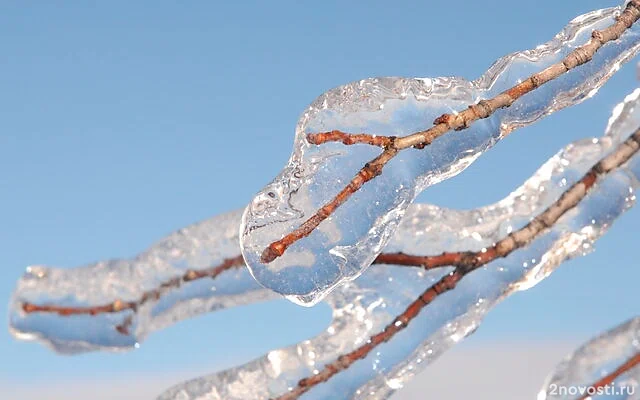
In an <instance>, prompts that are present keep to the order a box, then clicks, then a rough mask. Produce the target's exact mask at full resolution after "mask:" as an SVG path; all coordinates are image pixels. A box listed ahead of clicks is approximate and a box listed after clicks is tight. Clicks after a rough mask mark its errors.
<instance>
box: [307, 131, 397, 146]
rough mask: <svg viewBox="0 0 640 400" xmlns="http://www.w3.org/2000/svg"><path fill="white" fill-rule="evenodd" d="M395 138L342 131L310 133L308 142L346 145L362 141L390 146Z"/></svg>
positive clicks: (363, 142)
mask: <svg viewBox="0 0 640 400" xmlns="http://www.w3.org/2000/svg"><path fill="white" fill-rule="evenodd" d="M393 140H394V137H393V136H376V135H370V134H368V133H360V134H353V133H345V132H342V131H331V132H320V133H309V134H308V135H307V142H309V143H311V144H315V145H320V144H324V143H328V142H342V143H343V144H345V145H352V144H356V143H362V144H368V145H370V146H377V147H382V148H384V147H387V146H389V145H390V144H391V143H392V142H393Z"/></svg>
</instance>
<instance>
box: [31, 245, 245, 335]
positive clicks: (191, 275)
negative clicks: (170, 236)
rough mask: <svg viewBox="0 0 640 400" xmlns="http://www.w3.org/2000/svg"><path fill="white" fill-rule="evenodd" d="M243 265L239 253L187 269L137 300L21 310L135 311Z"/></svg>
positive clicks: (61, 312) (123, 330) (62, 312)
mask: <svg viewBox="0 0 640 400" xmlns="http://www.w3.org/2000/svg"><path fill="white" fill-rule="evenodd" d="M243 265H244V259H243V258H242V256H241V255H239V256H236V257H233V258H227V259H225V260H224V261H222V262H221V263H220V264H218V265H216V266H214V267H210V268H207V269H203V270H198V271H196V270H189V271H187V272H185V273H184V275H182V276H180V277H176V278H172V279H170V280H168V281H166V282H163V283H161V284H160V285H159V286H158V287H157V288H156V289H152V290H149V291H146V292H144V293H143V294H142V296H140V298H139V299H138V300H134V301H123V300H115V301H113V302H111V303H109V304H103V305H98V306H87V307H71V306H67V307H65V306H59V305H51V304H48V305H37V304H34V303H29V302H24V303H22V310H23V311H24V312H25V313H27V314H30V313H35V312H44V313H53V314H59V315H62V316H70V315H98V314H106V313H117V312H120V311H124V310H132V311H134V312H137V310H138V308H140V307H141V306H142V305H143V304H145V303H146V302H147V301H149V300H151V299H153V300H158V299H160V297H161V296H162V295H163V294H164V293H166V292H167V291H169V290H171V289H175V288H178V287H180V285H182V283H185V282H191V281H194V280H197V279H202V278H212V279H214V278H216V277H217V276H218V275H220V274H221V273H223V272H224V271H228V270H231V269H234V268H238V267H240V266H243ZM130 324H131V321H129V322H128V323H127V321H125V323H123V324H121V325H118V326H117V327H116V330H118V332H120V333H123V334H126V333H128V325H130Z"/></svg>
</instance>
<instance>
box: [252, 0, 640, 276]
mask: <svg viewBox="0 0 640 400" xmlns="http://www.w3.org/2000/svg"><path fill="white" fill-rule="evenodd" d="M638 18H640V0H631V1H630V2H629V3H628V4H627V6H626V8H625V10H624V11H623V12H622V14H620V16H619V17H618V18H617V19H616V22H615V23H614V24H612V25H611V26H609V27H608V28H606V29H604V30H595V31H593V32H592V34H591V39H590V40H589V42H587V43H586V44H584V45H582V46H580V47H578V48H576V49H575V50H573V51H572V52H571V53H569V55H567V56H566V57H565V58H564V59H563V60H562V61H560V62H558V63H556V64H553V65H551V66H549V67H547V68H545V69H544V70H542V71H541V72H538V73H536V74H533V75H531V76H530V77H529V78H527V79H525V80H524V81H523V82H521V83H519V84H517V85H515V86H513V87H512V88H510V89H508V90H505V91H504V92H502V93H500V94H499V95H497V96H496V97H494V98H492V99H489V100H481V101H479V102H478V103H476V104H473V105H470V106H469V107H467V108H466V109H465V110H463V111H461V112H459V113H456V114H443V115H441V116H440V117H438V118H436V120H435V121H434V122H433V123H434V126H433V127H431V128H429V129H427V130H424V131H420V132H416V133H413V134H411V135H408V136H403V137H398V138H395V137H392V136H374V135H367V134H358V135H357V138H358V139H357V140H355V139H354V143H356V142H357V143H368V142H369V143H370V144H371V143H375V145H380V144H382V143H383V139H382V138H387V139H388V142H386V143H385V144H384V145H383V146H382V147H384V150H383V152H382V153H381V154H380V155H379V156H378V157H376V158H374V159H373V160H371V161H370V162H368V163H367V164H365V166H364V167H362V169H360V171H359V172H358V173H357V174H356V176H355V177H354V178H353V179H352V180H351V182H350V183H349V184H348V185H347V186H346V187H344V188H343V189H342V190H341V191H340V192H339V193H338V194H337V195H336V196H335V197H334V198H333V199H332V200H330V201H329V202H328V203H326V204H325V205H324V206H322V207H321V208H320V209H319V210H318V211H316V213H315V214H314V215H312V216H311V217H310V218H309V219H308V220H306V221H305V222H304V223H302V224H301V225H300V226H299V227H298V228H296V229H295V230H293V231H292V232H290V233H289V234H287V235H285V236H284V237H283V238H281V239H280V240H277V241H275V242H273V243H271V244H270V245H269V246H268V247H267V248H266V249H264V251H263V252H262V254H261V257H260V260H261V262H262V263H264V264H267V263H270V262H272V261H273V260H275V259H276V258H278V257H280V256H281V255H282V254H284V252H285V251H286V250H287V248H288V247H289V246H291V245H292V244H293V243H295V242H296V241H298V240H300V239H302V238H304V237H306V236H308V235H309V234H311V232H313V230H314V229H315V228H316V227H317V226H318V225H319V224H320V223H321V222H322V221H324V220H325V219H327V218H328V217H329V216H330V215H331V214H333V213H334V212H335V210H336V209H337V208H338V207H340V206H341V205H342V204H343V203H344V202H345V201H347V199H349V197H351V196H352V195H353V194H354V193H356V192H357V191H358V190H360V188H361V187H362V186H363V185H364V184H365V183H367V182H369V181H370V180H372V179H373V178H375V177H376V176H378V175H380V174H381V173H382V169H383V168H384V166H385V165H386V164H387V163H388V162H389V161H390V160H391V159H393V158H394V157H395V156H396V155H397V154H398V152H400V151H401V150H404V149H407V148H410V147H413V148H419V149H421V148H424V147H425V146H427V145H429V144H430V143H431V142H433V141H434V140H435V139H436V138H438V137H440V136H442V135H443V134H445V133H447V132H449V131H451V130H460V129H465V128H467V127H468V126H469V125H470V124H471V123H472V122H474V121H476V120H479V119H483V118H487V117H489V116H490V115H491V114H493V113H494V112H495V111H496V110H498V109H501V108H506V107H509V106H511V105H512V104H513V103H514V102H515V101H516V100H518V99H519V98H520V97H522V96H524V95H525V94H527V93H529V92H531V91H533V90H535V89H536V88H538V87H540V86H542V85H544V84H545V83H547V82H549V81H551V80H553V79H556V78H558V77H559V76H561V75H563V74H565V73H566V72H568V71H570V70H572V69H574V68H576V67H578V66H580V65H583V64H585V63H587V62H589V61H590V60H591V59H592V58H593V55H594V54H595V53H596V52H597V51H598V50H599V49H600V48H601V47H602V46H603V45H604V44H605V43H607V42H610V41H612V40H616V39H618V38H619V37H620V36H621V35H622V34H623V33H624V32H625V31H626V30H627V29H628V28H630V27H631V26H632V25H633V24H634V23H635V22H636V21H637V20H638ZM322 135H325V136H322ZM309 136H311V138H312V141H310V142H311V143H314V141H315V142H317V143H323V140H324V139H320V138H323V137H326V138H335V140H339V141H343V143H344V142H345V141H347V142H348V134H346V133H344V132H340V131H332V132H328V133H324V134H316V136H314V135H313V134H311V135H308V136H307V137H309ZM324 141H329V139H326V140H324ZM347 144H349V143H347Z"/></svg>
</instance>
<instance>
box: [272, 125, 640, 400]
mask: <svg viewBox="0 0 640 400" xmlns="http://www.w3.org/2000/svg"><path fill="white" fill-rule="evenodd" d="M639 148H640V129H638V130H636V131H635V132H634V134H633V135H631V136H630V137H629V138H628V139H627V140H625V141H624V142H623V143H621V144H620V145H619V146H618V147H617V148H616V150H615V151H614V152H613V153H611V154H610V155H609V156H607V157H605V158H604V159H602V160H601V161H600V162H598V163H597V164H596V165H594V166H593V167H592V168H591V169H590V170H589V171H588V172H587V173H586V174H585V175H584V176H583V177H582V179H580V180H579V181H578V182H576V183H575V184H574V185H572V186H571V187H570V188H569V189H567V190H566V191H565V192H564V193H563V194H562V195H561V196H560V198H559V199H558V200H557V201H556V202H555V203H553V204H552V205H551V206H549V207H548V208H547V209H546V210H545V211H543V212H542V213H541V214H539V215H537V216H536V217H535V218H534V219H533V220H531V222H529V223H528V224H527V225H526V226H524V227H523V228H521V229H519V230H517V231H515V232H512V233H510V234H509V235H508V236H506V237H505V238H504V239H502V240H500V241H499V242H497V243H496V244H495V245H493V246H491V247H489V248H487V249H483V250H481V251H479V252H466V253H462V254H461V255H460V256H458V255H452V256H451V257H452V260H451V261H453V262H452V264H451V265H454V266H455V267H456V268H455V269H454V270H453V271H452V272H451V273H449V274H447V275H446V276H444V277H443V278H441V279H440V280H439V281H438V282H436V283H435V284H433V285H432V286H431V287H429V288H428V289H426V290H425V291H424V292H423V293H422V294H421V295H420V296H419V297H418V298H417V299H416V300H414V301H413V302H412V303H411V304H410V305H409V306H408V307H407V308H406V309H405V311H404V312H402V313H401V314H400V315H399V316H397V317H396V318H395V319H394V320H393V322H391V323H390V324H389V325H387V326H386V327H385V328H384V329H383V330H382V331H381V332H379V333H377V334H375V335H373V336H371V337H370V338H369V340H368V341H367V342H366V344H364V345H362V346H360V347H358V348H357V349H355V350H353V351H351V352H349V353H347V354H344V355H341V356H340V357H338V358H337V359H336V360H335V361H333V362H331V363H328V364H326V365H325V366H324V368H323V369H322V370H321V371H320V372H318V373H317V374H315V375H313V376H309V377H307V378H303V379H301V380H300V381H299V382H298V384H297V385H296V387H295V388H293V389H292V390H291V391H290V392H288V393H286V394H284V395H282V396H280V397H278V398H277V399H276V400H294V399H297V398H298V397H299V396H301V395H302V394H304V393H306V392H307V391H308V390H309V389H311V388H313V387H314V386H316V385H318V384H320V383H323V382H326V381H327V380H329V379H330V378H331V377H333V376H334V375H336V374H337V373H339V372H340V371H342V370H345V369H347V368H349V367H350V366H351V365H352V364H353V363H355V362H356V361H358V360H361V359H363V358H365V357H366V356H367V355H368V354H369V353H370V352H371V351H372V350H373V349H375V348H376V347H377V346H378V345H380V344H382V343H384V342H387V341H389V340H390V339H391V338H392V337H393V336H394V335H395V334H396V333H398V332H399V331H401V330H403V329H404V328H406V327H407V325H408V324H409V323H410V322H411V321H412V320H413V319H414V318H415V317H416V316H417V315H418V314H419V313H420V311H421V310H422V309H423V308H424V307H425V306H427V305H428V304H430V303H431V302H432V301H433V300H434V299H435V298H436V297H438V296H439V295H441V294H443V293H445V292H448V291H449V290H452V289H454V288H455V287H456V285H457V284H458V282H459V281H460V280H461V279H463V278H464V277H465V276H466V275H467V274H469V273H470V272H472V271H475V270H477V269H478V268H480V267H482V266H484V265H486V264H488V263H490V262H492V261H494V260H496V259H498V258H503V257H506V256H507V255H509V254H511V253H512V252H513V251H515V250H517V249H520V248H522V247H524V246H526V245H527V244H528V243H530V242H531V241H532V240H533V239H535V238H536V237H537V236H538V235H539V234H540V233H541V232H542V231H544V230H545V229H547V228H549V227H551V226H553V224H555V223H556V222H557V221H558V219H560V217H562V216H563V215H564V214H565V213H566V212H567V211H569V210H571V209H572V208H573V207H575V206H576V205H577V204H578V203H579V202H580V201H581V200H582V199H583V198H585V196H586V195H587V193H588V191H589V189H590V188H591V187H593V185H594V184H595V182H596V179H597V178H598V177H599V176H603V175H605V174H607V173H608V172H610V171H612V170H614V169H616V168H618V167H619V166H621V165H622V164H624V163H625V162H626V161H628V160H629V158H631V156H633V155H634V154H635V153H636V152H637V151H638V149H639ZM445 254H446V253H445ZM450 254H455V253H450ZM396 256H398V255H397V254H396ZM398 257H400V258H401V261H402V262H403V265H417V266H422V265H423V264H424V262H425V260H424V257H420V256H415V257H414V256H410V255H406V254H401V256H398Z"/></svg>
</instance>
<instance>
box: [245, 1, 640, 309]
mask: <svg viewBox="0 0 640 400" xmlns="http://www.w3.org/2000/svg"><path fill="white" fill-rule="evenodd" d="M620 10H621V8H620V7H616V8H609V9H604V10H598V11H593V12H590V13H587V14H584V15H582V16H580V17H578V18H576V19H574V20H573V21H572V22H571V23H570V24H569V25H568V26H567V27H566V28H565V29H564V30H563V31H562V32H560V33H559V34H558V35H556V37H555V38H554V39H553V40H551V41H550V42H547V43H545V44H543V45H540V46H538V47H536V48H535V49H532V50H527V51H523V52H518V53H513V54H511V55H508V56H505V57H503V58H501V59H499V60H498V61H497V62H496V63H495V64H494V65H493V66H492V67H491V68H489V70H488V71H487V72H486V73H485V74H484V75H483V76H482V77H480V78H479V79H477V80H475V81H467V80H465V79H463V78H451V77H445V78H433V79H431V78H393V77H390V78H372V79H364V80H361V81H358V82H353V83H350V84H347V85H344V86H341V87H338V88H336V89H333V90H330V91H328V92H327V93H325V94H323V95H322V96H320V97H319V98H318V99H317V100H315V101H314V102H313V103H312V104H311V105H310V106H309V107H308V108H307V110H306V111H305V112H304V113H303V114H302V117H301V118H300V120H299V122H298V124H297V126H296V129H295V137H294V149H293V153H292V155H291V158H290V159H289V161H288V162H287V164H286V166H285V167H284V169H283V170H282V172H281V173H280V175H278V176H277V177H276V178H275V179H274V180H273V181H272V182H271V183H269V184H268V185H267V186H265V187H264V188H263V189H262V190H261V191H260V192H259V193H258V194H257V195H256V196H255V197H254V199H253V200H252V201H251V203H250V204H249V205H248V206H247V208H246V210H245V213H244V215H243V220H242V226H241V237H240V241H241V247H242V254H243V255H244V257H245V260H246V262H247V263H248V266H249V268H250V271H251V273H252V275H253V276H254V277H255V278H256V280H257V281H258V282H259V283H260V284H261V285H263V286H265V287H267V288H269V289H272V290H274V291H276V292H278V293H281V294H283V295H285V296H287V297H288V298H289V299H290V300H291V301H293V302H296V303H298V304H302V305H313V304H315V303H316V302H318V301H320V300H321V299H322V298H323V297H324V296H325V295H326V294H327V293H329V292H330V291H331V290H332V289H333V288H335V287H336V286H337V285H338V284H340V283H341V282H344V281H349V280H352V279H354V278H356V277H357V276H359V275H360V274H361V273H362V272H363V271H364V269H365V268H366V267H368V266H369V265H370V263H371V261H372V260H373V259H374V258H375V256H376V254H378V253H379V252H380V251H381V250H382V248H384V247H385V246H386V244H387V243H388V241H389V240H390V239H391V238H392V237H393V234H394V232H395V230H396V229H397V227H398V225H399V223H400V221H401V219H402V217H403V215H404V213H405V211H406V210H407V207H408V206H409V204H410V203H411V202H412V201H413V199H414V198H415V196H417V194H418V193H419V192H420V191H422V190H424V189H425V188H426V187H428V186H430V185H432V184H434V183H437V182H440V181H442V180H444V179H447V178H449V177H452V176H454V175H456V174H458V173H459V172H461V171H462V170H463V169H464V168H466V167H467V166H469V165H470V164H471V163H472V162H473V161H474V160H475V159H476V158H477V157H478V156H480V154H482V153H483V152H484V151H486V150H487V149H488V148H490V147H491V146H492V145H494V144H495V143H496V142H498V141H499V140H500V139H501V138H502V137H504V135H505V134H507V133H508V132H510V131H511V130H512V129H514V128H516V127H520V126H524V125H527V124H530V123H532V122H534V121H536V120H538V119H539V118H541V117H543V116H544V115H547V114H550V113H552V112H554V111H556V110H558V109H561V108H563V107H567V106H570V105H573V104H576V103H578V102H580V101H581V100H583V99H585V98H587V97H589V96H591V95H593V94H594V93H595V92H596V91H597V89H598V88H599V87H600V86H601V85H602V84H603V83H604V82H605V81H606V80H607V79H608V78H609V77H610V76H611V75H612V74H613V73H614V72H615V71H617V70H618V68H619V66H620V64H621V63H622V62H624V61H626V60H628V59H629V58H631V57H632V56H633V55H635V54H636V53H637V51H638V48H639V46H640V32H639V28H638V27H637V24H636V26H634V27H632V28H631V29H630V30H628V31H627V32H626V33H625V34H624V35H623V36H622V37H621V38H620V40H617V41H615V42H612V43H609V44H606V45H605V46H604V47H603V48H602V49H601V50H600V51H598V53H597V54H596V55H595V56H594V58H593V60H592V61H591V62H589V63H587V64H586V65H584V66H581V67H578V68H576V69H575V70H572V71H570V72H569V73H567V74H565V75H563V76H561V77H560V78H558V79H556V80H553V81H551V82H549V83H547V84H545V85H544V86H542V87H540V88H539V89H537V90H536V91H535V93H530V94H527V95H525V96H523V97H522V98H521V99H519V100H518V101H516V102H515V103H514V104H513V105H512V106H511V107H510V108H508V109H503V110H499V111H498V112H496V113H495V114H494V115H493V116H492V117H490V118H487V119H484V120H480V121H476V122H474V123H473V124H472V125H471V127H470V128H468V129H465V130H463V131H458V132H449V133H447V134H445V135H444V136H442V137H440V138H439V139H436V140H435V141H434V142H433V143H432V144H431V145H430V146H427V147H426V148H425V149H423V150H417V149H407V150H405V151H402V152H400V154H399V155H398V156H396V157H395V158H394V159H393V160H392V161H391V162H390V163H389V164H388V165H387V166H386V167H385V168H384V171H383V173H382V175H381V176H378V177H377V178H375V179H373V180H372V181H370V182H368V183H367V184H365V185H364V186H363V187H362V188H361V189H360V190H359V191H358V192H357V193H355V194H354V195H353V196H351V198H350V199H349V200H347V202H346V203H345V204H343V205H342V206H341V207H339V208H338V209H337V210H336V212H335V213H334V214H333V215H332V216H330V217H329V218H327V219H326V220H325V221H323V222H322V223H321V224H320V225H319V226H318V227H317V228H316V229H315V230H314V231H313V232H312V233H311V234H310V235H309V236H308V237H306V238H303V239H301V240H299V241H298V242H296V243H295V244H293V245H292V246H291V247H289V248H288V250H287V251H286V252H285V253H284V255H282V256H281V257H279V258H277V259H276V260H274V261H273V262H271V263H268V264H263V263H261V261H260V256H261V254H262V252H263V250H264V249H265V248H266V247H267V246H268V245H269V244H270V243H272V242H274V241H277V240H279V239H281V238H282V237H283V236H284V235H286V234H288V233H290V232H291V231H293V230H294V229H295V228H297V227H298V226H300V225H301V224H302V223H303V222H304V221H306V220H307V219H308V218H309V217H310V216H311V215H313V213H314V212H315V211H316V210H318V208H320V207H321V206H322V205H324V204H326V203H327V202H329V201H330V200H331V199H332V198H333V197H334V196H335V195H336V194H337V193H338V192H339V191H340V190H341V189H342V188H343V187H344V186H345V185H346V184H347V183H348V182H349V181H350V180H351V179H352V178H353V177H354V176H355V174H356V173H357V172H358V171H359V169H360V168H361V167H362V166H363V165H364V164H365V163H366V162H367V161H370V160H371V159H373V158H374V157H375V156H377V155H378V154H379V153H380V151H381V150H380V149H379V148H376V147H372V146H368V145H362V144H360V145H353V146H345V145H343V144H342V143H327V144H323V145H311V144H309V143H308V142H307V140H306V134H308V133H317V132H326V131H331V130H334V129H337V130H342V131H344V132H350V133H363V132H364V133H369V134H377V135H387V136H389V135H395V136H405V135H408V134H411V133H414V132H417V131H421V130H424V129H426V128H428V127H429V126H430V124H431V122H432V121H433V120H434V119H435V118H436V117H438V116H440V115H441V114H443V113H452V112H455V111H460V110H463V109H464V108H466V106H468V105H470V104H473V103H475V102H477V101H479V100H481V99H487V98H491V97H494V96H495V95H497V94H499V93H500V92H502V91H503V90H505V89H508V88H510V87H511V86H513V85H515V84H517V83H519V82H520V81H522V80H524V79H526V78H527V77H528V76H530V75H531V74H533V73H535V72H538V71H541V70H543V69H544V68H545V67H548V66H550V65H552V64H554V63H557V62H559V61H561V60H562V59H563V58H564V57H565V56H566V55H568V54H569V53H570V52H571V51H572V50H574V49H575V48H576V47H579V46H580V45H582V44H584V43H586V42H587V41H588V40H589V38H590V35H591V33H592V31H593V30H595V29H604V28H606V27H608V26H609V25H611V24H612V23H613V22H614V17H615V16H616V15H618V14H619V12H620Z"/></svg>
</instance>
